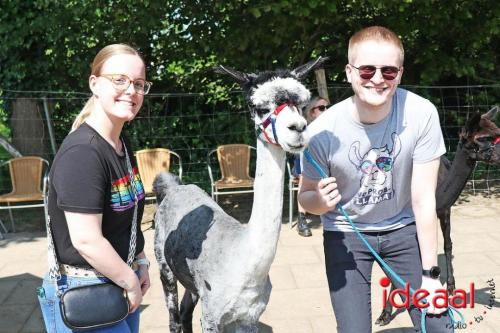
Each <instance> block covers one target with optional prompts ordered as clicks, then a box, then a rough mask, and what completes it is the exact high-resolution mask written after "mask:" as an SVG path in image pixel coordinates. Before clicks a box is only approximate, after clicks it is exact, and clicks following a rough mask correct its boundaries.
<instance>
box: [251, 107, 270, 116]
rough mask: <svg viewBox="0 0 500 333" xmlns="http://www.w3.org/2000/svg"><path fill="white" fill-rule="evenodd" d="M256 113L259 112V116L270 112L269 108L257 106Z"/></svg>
mask: <svg viewBox="0 0 500 333" xmlns="http://www.w3.org/2000/svg"><path fill="white" fill-rule="evenodd" d="M254 111H255V113H257V115H258V116H259V117H261V118H262V117H263V116H264V115H266V114H267V113H269V110H268V109H261V108H255V109H254Z"/></svg>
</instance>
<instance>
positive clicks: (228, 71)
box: [214, 65, 255, 86]
mask: <svg viewBox="0 0 500 333" xmlns="http://www.w3.org/2000/svg"><path fill="white" fill-rule="evenodd" d="M214 71H215V72H216V73H218V74H225V75H229V76H231V77H232V78H233V79H234V80H236V82H238V83H239V84H240V85H241V86H246V85H248V84H249V83H250V82H251V80H252V78H253V77H254V76H255V74H246V73H242V72H239V71H237V70H235V69H232V68H230V67H225V66H222V65H219V66H217V67H215V68H214Z"/></svg>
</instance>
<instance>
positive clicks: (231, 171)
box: [207, 144, 255, 201]
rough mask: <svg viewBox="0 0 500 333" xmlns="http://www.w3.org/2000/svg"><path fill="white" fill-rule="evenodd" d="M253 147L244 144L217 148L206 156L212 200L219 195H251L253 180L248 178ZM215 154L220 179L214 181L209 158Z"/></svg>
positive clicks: (216, 198)
mask: <svg viewBox="0 0 500 333" xmlns="http://www.w3.org/2000/svg"><path fill="white" fill-rule="evenodd" d="M252 149H253V150H255V148H254V147H252V146H249V145H245V144H229V145H222V146H218V147H217V149H214V150H212V151H210V152H209V153H208V155H207V167H208V175H209V177H210V185H211V192H212V198H213V199H215V200H216V201H217V200H218V196H219V195H223V194H239V193H252V192H253V182H254V179H253V178H252V177H250V155H251V154H250V152H251V150H252ZM214 153H217V159H218V161H219V169H220V174H221V178H220V179H219V180H215V179H214V176H213V173H212V168H211V166H210V164H211V163H210V159H211V156H212V155H213V154H214Z"/></svg>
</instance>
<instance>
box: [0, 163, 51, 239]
mask: <svg viewBox="0 0 500 333" xmlns="http://www.w3.org/2000/svg"><path fill="white" fill-rule="evenodd" d="M3 165H8V166H9V171H10V180H11V184H12V191H11V192H10V193H7V194H3V195H0V209H8V210H9V216H10V223H11V226H12V231H13V232H15V231H16V229H15V225H14V218H13V216H12V209H23V208H33V207H45V205H44V203H45V199H46V196H45V193H46V187H47V183H48V169H49V162H47V161H46V160H44V159H43V158H41V157H38V156H25V157H18V158H13V159H11V160H8V161H6V162H4V163H2V164H1V165H0V166H3ZM44 165H45V172H44ZM37 201H41V202H40V203H36V202H37ZM0 227H2V228H3V229H4V232H7V229H6V228H5V226H4V225H3V223H2V222H1V221H0ZM0 237H1V235H0Z"/></svg>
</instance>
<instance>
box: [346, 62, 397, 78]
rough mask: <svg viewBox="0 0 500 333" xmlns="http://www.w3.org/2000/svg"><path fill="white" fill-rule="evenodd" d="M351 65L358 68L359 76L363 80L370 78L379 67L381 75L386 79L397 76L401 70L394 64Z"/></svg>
mask: <svg viewBox="0 0 500 333" xmlns="http://www.w3.org/2000/svg"><path fill="white" fill-rule="evenodd" d="M351 66H352V67H354V68H356V69H357V70H358V72H359V76H360V77H361V78H362V79H364V80H369V79H371V78H372V77H373V76H374V75H375V73H376V72H377V69H380V73H382V77H383V78H384V79H386V80H389V81H391V80H394V79H395V78H396V77H397V76H398V73H399V71H400V70H401V68H399V67H395V66H382V67H376V66H373V65H362V66H359V67H356V66H354V65H351Z"/></svg>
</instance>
